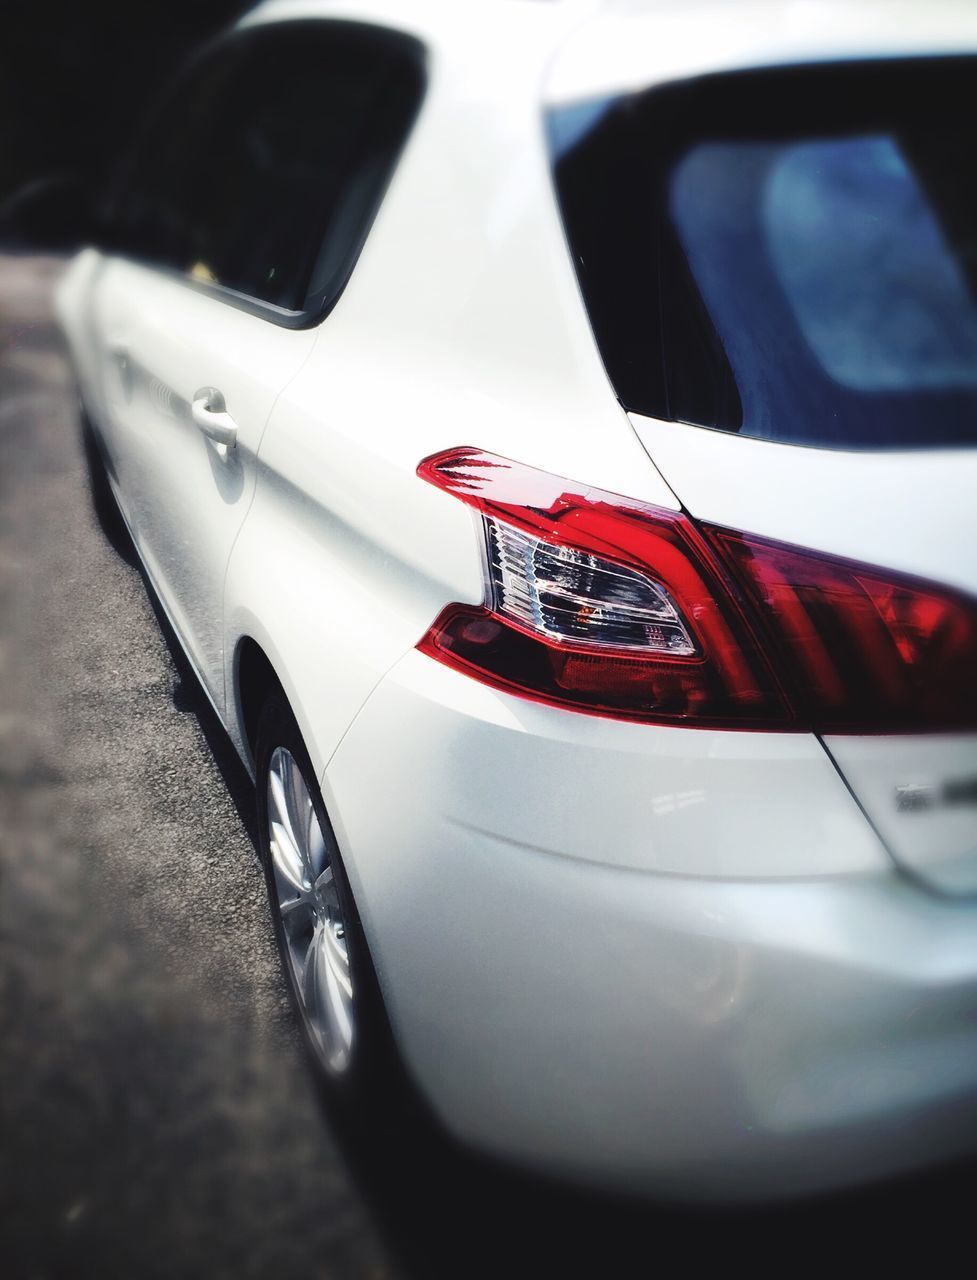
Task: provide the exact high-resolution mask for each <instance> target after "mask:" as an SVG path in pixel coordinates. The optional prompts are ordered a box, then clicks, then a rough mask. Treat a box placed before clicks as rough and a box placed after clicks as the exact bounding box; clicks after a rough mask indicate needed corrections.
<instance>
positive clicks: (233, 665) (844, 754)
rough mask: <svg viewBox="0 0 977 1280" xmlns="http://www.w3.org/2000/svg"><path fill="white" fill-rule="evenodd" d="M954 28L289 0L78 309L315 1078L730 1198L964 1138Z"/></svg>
mask: <svg viewBox="0 0 977 1280" xmlns="http://www.w3.org/2000/svg"><path fill="white" fill-rule="evenodd" d="M975 55H977V11H975V10H974V8H973V6H971V5H967V4H959V5H957V4H947V3H932V4H928V5H926V6H925V7H923V6H916V5H908V6H905V7H903V6H901V5H898V4H894V3H892V2H887V3H877V4H854V3H850V2H846V3H839V4H832V3H823V4H818V5H816V6H812V5H810V4H808V3H796V4H794V3H789V2H784V3H770V2H766V0H758V2H757V3H753V2H744V3H741V4H737V5H730V4H712V3H707V2H706V0H703V2H702V3H698V2H697V3H692V4H690V3H674V4H666V3H659V4H654V3H638V2H637V0H619V3H607V4H603V5H600V4H593V3H589V4H582V3H572V2H571V3H562V4H561V3H550V4H543V3H538V2H537V3H530V2H529V0H491V2H490V0H473V2H472V3H469V4H457V3H439V4H435V3H431V2H429V0H416V2H415V3H412V4H410V5H405V4H403V3H397V2H395V0H363V2H362V3H361V2H359V0H347V2H346V3H327V2H326V0H321V2H320V0H309V2H307V3H306V2H304V0H282V2H280V3H270V4H267V5H264V6H262V7H261V8H259V9H258V10H257V11H255V12H254V13H252V14H251V15H249V16H248V17H247V18H245V19H244V20H243V21H242V22H241V23H240V24H239V26H238V27H236V28H235V29H234V30H233V31H232V32H231V33H229V34H228V35H227V36H226V37H223V38H221V39H219V40H218V41H216V42H215V43H214V44H213V45H212V46H210V47H209V48H208V49H207V50H205V51H204V52H203V53H202V54H201V56H200V57H199V58H198V59H197V60H196V61H195V63H194V64H193V65H192V66H191V68H190V69H189V71H188V72H187V73H186V75H185V77H184V78H183V80H181V81H180V83H179V84H178V85H177V87H176V88H175V90H174V92H173V94H172V95H171V97H170V99H169V100H168V102H167V103H165V104H164V105H163V106H162V108H161V109H160V111H159V112H158V114H157V115H156V117H155V118H154V120H153V122H152V123H151V124H150V125H149V127H148V128H147V131H146V132H145V133H144V134H143V135H142V137H141V139H140V142H139V144H138V146H137V147H136V149H135V151H134V153H133V155H132V157H131V158H130V160H129V162H128V163H127V165H126V166H125V168H124V171H123V173H122V175H121V177H120V179H119V182H118V184H117V186H116V188H115V190H114V192H113V194H112V198H111V200H110V203H109V213H108V217H107V220H106V229H105V237H104V240H103V243H102V246H101V247H100V248H98V249H95V248H92V249H88V250H86V251H84V252H82V253H81V254H80V255H79V256H78V257H77V258H76V259H75V261H74V262H73V264H72V266H71V268H70V270H69V272H68V274H67V276H66V278H65V280H64V283H63V285H62V287H61V290H60V294H59V298H58V307H59V314H60V317H61V321H62V324H63V327H64V329H65V331H66V333H67V337H68V341H69V345H70V349H71V353H72V357H73V361H74V363H75V366H76V369H77V376H78V381H79V386H80V392H81V396H82V400H83V404H84V406H85V409H86V412H87V415H88V417H89V419H90V421H91V423H92V424H93V428H92V430H93V433H94V436H95V438H96V439H97V442H98V446H99V451H100V456H101V458H102V459H103V461H104V468H105V473H106V475H107V478H108V481H109V483H110V485H111V490H112V493H113V494H114V496H115V498H116V500H117V502H118V505H119V507H120V508H121V510H122V513H123V515H124V517H125V520H126V522H127V524H128V527H129V529H130V531H131V533H132V537H133V540H134V542H135V545H136V548H137V549H138V552H139V555H140V557H141V559H142V562H143V564H144V566H145V570H146V573H147V576H148V578H149V579H150V581H151V583H152V585H153V587H154V588H155V590H156V592H157V593H158V595H159V598H160V600H161V601H162V603H163V607H164V609H165V611H166V613H167V614H168V616H169V618H170V619H171V621H172V623H173V626H174V628H175V631H176V633H177V635H178V636H179V638H180V641H181V642H182V644H183V645H184V647H185V648H186V652H187V654H188V656H189V659H190V661H191V663H192V664H193V666H194V668H195V670H196V672H197V673H198V675H199V677H200V681H201V684H202V685H203V688H204V689H205V690H206V692H207V695H208V697H209V698H210V700H211V701H212V703H213V705H214V707H215V709H216V711H217V714H218V715H219V716H220V718H221V720H222V721H223V723H224V725H225V726H226V728H227V732H228V733H229V735H230V737H231V739H232V741H233V743H234V745H235V747H236V748H237V750H238V752H239V753H240V755H241V757H242V759H243V760H244V761H245V762H246V764H247V765H248V768H249V769H250V770H251V771H252V772H253V774H254V776H255V779H256V783H257V796H258V809H259V819H260V836H261V841H262V853H263V855H264V858H265V862H266V872H267V880H268V887H269V891H270V894H271V900H272V904H273V908H274V919H275V930H276V935H277V938H278V943H279V946H280V948H281V951H282V956H283V960H284V964H285V971H286V973H287V974H288V977H289V981H290V985H291V988H292V990H293V994H294V996H295V1000H296V1004H297V1007H298V1010H299V1012H300V1014H301V1017H302V1021H303V1025H304V1027H305V1029H306V1031H307V1033H308V1036H309V1040H310V1042H311V1044H312V1046H313V1049H314V1052H315V1054H316V1055H317V1057H318V1059H319V1061H320V1063H321V1066H322V1068H323V1072H324V1075H325V1077H326V1079H327V1080H328V1081H330V1082H331V1086H332V1087H333V1088H334V1090H335V1091H336V1092H338V1093H340V1094H342V1093H344V1092H347V1091H349V1090H352V1089H354V1088H358V1087H359V1085H360V1083H361V1082H362V1081H363V1080H364V1079H365V1078H366V1077H367V1076H368V1075H369V1074H370V1070H371V1055H375V1054H376V1053H377V1052H378V1045H380V1043H381V1041H382V1040H383V1038H384V1035H385V1030H384V1028H385V1027H386V1026H387V1025H389V1028H390V1029H391V1030H392V1034H393V1040H394V1042H395V1044H396V1046H397V1049H398V1051H399V1054H400V1056H401V1058H402V1060H403V1062H404V1063H405V1064H406V1067H407V1069H408V1071H409V1074H410V1075H411V1076H412V1078H413V1080H414V1081H415V1082H416V1084H417V1086H418V1087H419V1089H420V1091H421V1092H422V1094H423V1095H424V1097H426V1099H427V1100H428V1101H429V1103H430V1104H431V1106H432V1107H433V1108H434V1110H435V1112H436V1113H437V1114H438V1116H439V1117H440V1118H441V1119H442V1120H443V1122H444V1123H445V1124H446V1125H447V1127H448V1128H449V1129H450V1130H451V1131H453V1132H454V1133H455V1134H456V1135H458V1136H460V1137H462V1138H464V1139H466V1140H469V1141H470V1142H472V1143H474V1144H477V1145H478V1146H480V1147H482V1148H483V1149H490V1150H492V1151H495V1152H498V1153H502V1154H504V1155H506V1156H508V1157H510V1158H514V1159H517V1160H520V1161H522V1162H524V1163H528V1164H532V1165H535V1166H538V1167H544V1168H547V1169H549V1170H555V1171H558V1172H560V1173H563V1174H566V1175H571V1176H577V1177H582V1178H585V1179H587V1180H589V1181H592V1182H603V1183H606V1184H615V1185H620V1186H627V1187H631V1188H638V1189H642V1190H643V1191H645V1192H654V1193H658V1194H667V1195H672V1196H686V1197H703V1198H716V1197H718V1198H731V1197H736V1198H740V1197H743V1198H746V1197H751V1198H762V1197H764V1196H773V1195H783V1194H788V1193H795V1192H801V1191H805V1190H811V1189H816V1188H823V1187H828V1186H832V1185H840V1184H843V1183H846V1182H852V1181H855V1180H858V1179H862V1178H866V1177H871V1176H877V1175H880V1174H883V1173H891V1172H895V1171H897V1170H901V1169H907V1168H910V1167H912V1166H915V1165H920V1164H924V1163H926V1162H928V1161H933V1160H935V1159H940V1158H945V1157H949V1156H952V1155H954V1154H959V1153H962V1152H964V1151H969V1150H971V1149H972V1148H973V1146H974V1145H975V1132H977V1016H975V1015H977V904H975V901H974V895H975V893H977V808H975V801H977V732H975V730H977V603H975V594H977V502H975V499H974V495H975V493H977V449H975V448H974V446H975V444H977V303H975V293H977V265H975V263H977V253H975V244H977V230H975V228H977V182H975V178H974V173H975V169H974V165H973V145H974V137H975V134H974V127H973V121H972V118H971V117H972V97H973V94H972V88H973V82H974V78H975V75H977V62H975V61H974V60H973V57H974V56H975Z"/></svg>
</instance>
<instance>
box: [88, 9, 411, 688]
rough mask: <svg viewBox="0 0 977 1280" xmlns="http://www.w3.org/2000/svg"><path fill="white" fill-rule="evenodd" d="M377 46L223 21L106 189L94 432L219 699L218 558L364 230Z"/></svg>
mask: <svg viewBox="0 0 977 1280" xmlns="http://www.w3.org/2000/svg"><path fill="white" fill-rule="evenodd" d="M392 57H394V55H393V54H392V52H391V50H390V48H389V46H388V45H387V43H386V42H384V41H383V40H380V41H379V42H377V41H376V40H375V39H373V38H372V37H371V36H370V35H369V33H368V32H367V31H366V30H365V29H364V28H361V27H357V26H353V25H350V24H337V23H329V22H318V21H317V22H286V23H278V24H273V25H268V26H263V25H257V26H255V27H253V28H246V29H244V30H242V31H240V32H238V33H235V34H233V35H232V36H230V37H229V38H227V39H225V40H224V41H222V42H221V43H220V44H218V45H217V46H216V47H214V48H212V49H211V50H209V51H208V52H207V53H206V54H205V55H204V56H203V57H202V58H200V59H198V61H197V62H196V64H195V65H194V66H193V67H192V68H191V70H190V71H189V73H188V74H187V76H186V77H185V78H184V79H183V81H181V82H180V84H179V85H178V86H177V89H176V90H175V92H174V93H173V95H172V96H171V98H170V101H169V103H168V105H167V106H166V107H165V108H164V109H163V111H162V112H161V114H160V115H159V117H158V118H157V121H156V123H155V124H154V125H153V126H152V127H151V128H150V130H149V131H148V133H147V134H146V135H145V137H144V139H143V141H142V143H141V144H140V148H139V149H138V151H137V154H136V156H135V158H134V162H133V164H132V168H131V171H130V173H129V175H128V176H127V177H126V178H125V179H124V180H123V183H122V188H121V191H120V194H119V197H118V201H117V208H116V212H115V216H114V224H115V236H116V238H117V241H118V252H117V253H116V254H115V255H114V256H113V257H112V258H111V259H110V260H109V261H108V263H107V264H106V265H105V267H104V269H103V271H102V274H101V276H100V278H99V281H98V285H97V293H96V299H95V314H96V323H97V326H98V330H99V336H100V341H101V348H102V352H103V376H104V393H105V400H106V401H107V403H108V413H107V414H106V418H107V423H106V428H105V429H106V436H107V439H106V444H107V447H108V452H109V454H110V458H111V461H112V465H113V469H114V471H115V475H116V480H117V484H118V488H119V492H120V498H121V500H122V504H123V507H124V509H125V512H126V515H127V517H128V519H129V521H130V523H131V526H132V528H133V533H134V536H135V539H136V542H137V544H138V546H139V550H140V553H141V554H142V556H143V559H144V561H145V563H146V565H147V567H148V569H149V572H150V573H151V575H152V577H153V578H154V580H155V583H156V586H157V588H158V590H159V592H160V595H161V596H162V598H163V601H164V603H165V605H166V607H167V609H168V611H169V612H170V615H171V617H172V619H173V621H174V623H175V625H176V627H177V629H178V631H179V632H180V635H181V637H182V639H183V641H184V643H185V644H186V646H187V648H188V650H189V653H190V656H191V658H192V659H193V661H194V662H195V664H196V665H197V667H198V670H199V672H200V674H201V676H202V678H203V680H204V683H205V684H206V686H207V688H208V690H209V691H210V693H211V696H212V697H213V699H214V701H215V702H216V703H217V705H218V706H219V707H221V706H222V705H223V700H224V689H223V670H224V664H223V651H222V650H223V616H222V595H223V581H224V573H225V569H226V566H227V562H228V558H229V556H230V552H231V549H232V546H233V543H234V540H235V538H236V536H237V533H238V531H239V529H240V526H241V523H242V521H243V519H244V517H245V515H246V513H247V510H248V507H249V504H250V500H251V497H252V494H253V491H254V486H255V480H256V467H257V454H258V449H259V445H260V442H261V437H262V433H263V431H264V428H265V424H266V423H267V421H268V418H269V415H270V414H271V411H272V408H273V406H274V404H275V401H276V399H277V397H278V395H279V394H280V392H281V391H282V389H283V388H284V387H285V386H286V385H287V384H288V383H289V382H290V380H291V379H292V378H293V377H294V376H295V374H296V373H297V372H298V370H299V369H300V368H301V367H302V364H303V363H304V361H305V359H306V358H307V356H308V355H309V352H310V351H311V349H312V346H313V344H314V342H315V334H316V330H315V327H314V326H315V324H316V323H317V322H318V321H319V320H321V319H322V317H323V315H324V314H325V312H326V311H327V310H328V309H329V307H330V306H332V305H333V303H334V302H335V300H336V298H337V297H338V293H339V291H340V290H341V288H342V285H343V283H344V282H345V279H346V276H347V275H348V273H349V270H350V268H351V265H352V261H353V258H354V257H355V254H356V252H357V250H358V248H359V244H360V242H361V239H362V235H363V234H365V228H366V223H367V222H368V220H367V219H364V217H363V216H362V214H363V209H364V204H366V205H367V206H368V205H369V204H370V202H371V201H373V200H374V199H375V198H376V194H377V181H378V180H379V176H380V175H381V173H382V164H381V160H382V159H383V156H382V154H381V148H380V147H379V145H378V143H377V140H376V136H375V135H376V130H375V128H374V121H375V118H376V116H377V113H378V112H380V113H381V114H382V112H383V107H384V103H385V101H386V100H387V97H388V96H389V88H390V77H391V75H392V74H393V72H392V69H391V58H392ZM394 60H396V59H395V58H394Z"/></svg>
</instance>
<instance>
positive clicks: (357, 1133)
mask: <svg viewBox="0 0 977 1280" xmlns="http://www.w3.org/2000/svg"><path fill="white" fill-rule="evenodd" d="M83 442H84V444H85V455H86V459H87V462H88V466H89V481H90V488H91V496H92V505H93V508H94V512H95V516H96V519H97V523H98V527H99V529H100V530H101V533H102V535H103V536H104V537H105V538H106V540H107V541H108V542H109V544H110V545H111V547H112V548H113V550H114V551H115V552H116V553H117V554H118V555H119V556H120V557H121V558H122V559H123V560H124V561H125V563H126V564H127V565H129V566H130V567H131V569H132V570H133V571H134V572H137V573H139V574H140V577H141V579H142V582H143V586H144V588H145V591H146V594H147V597H148V599H149V602H150V604H151V606H152V608H153V611H154V613H155V616H156V618H157V621H158V623H159V626H160V630H161V632H162V634H163V636H164V639H165V642H166V645H167V648H168V650H169V655H170V658H171V660H172V664H173V670H174V673H175V680H174V684H173V691H172V698H173V703H174V706H175V707H176V708H177V709H178V710H179V711H180V712H181V713H183V714H186V715H191V716H193V717H195V719H196V721H197V723H198V725H199V728H200V731H201V733H202V734H203V736H204V738H205V740H206V742H207V744H208V746H209V749H210V751H211V753H212V755H213V758H214V760H215V762H216V764H217V766H218V768H219V770H220V773H221V776H222V778H223V780H224V784H225V786H226V788H227V791H228V794H229V796H230V798H231V800H232V801H233V804H234V806H235V808H236V810H237V813H238V815H239V818H240V821H241V824H242V826H243V827H244V829H245V830H246V831H247V834H248V836H249V838H250V840H251V843H252V846H253V847H254V851H255V858H256V859H257V858H258V856H259V855H258V851H257V843H256V839H257V831H256V821H255V806H254V788H253V784H252V782H251V779H250V777H249V776H248V773H247V771H246V769H245V768H244V766H243V765H242V764H241V761H240V760H239V758H238V756H237V754H236V752H235V750H234V748H233V747H232V745H231V743H230V740H229V739H228V737H227V734H226V732H225V730H224V728H223V726H222V725H221V723H220V721H219V720H218V718H217V715H216V713H215V711H214V709H213V708H212V707H211V705H210V703H209V702H208V700H207V698H206V696H205V695H204V693H203V692H202V690H201V688H200V686H199V684H198V682H197V679H196V677H195V675H194V672H193V670H192V668H191V666H190V663H189V661H188V660H187V658H186V655H185V654H184V652H183V649H182V647H181V646H180V643H179V641H178V640H177V639H176V636H175V634H174V632H173V630H172V628H171V626H170V623H169V620H168V619H167V617H166V615H165V614H164V612H163V610H162V607H161V606H160V604H159V602H158V600H157V598H156V595H155V592H154V590H153V588H152V586H151V584H150V583H149V581H148V578H147V577H146V574H145V572H144V570H143V569H142V566H141V563H140V561H139V558H138V556H137V554H136V552H135V548H134V547H133V545H132V542H131V539H130V536H129V533H128V530H127V529H126V526H125V523H124V521H123V520H122V518H121V516H120V514H119V511H118V508H117V507H116V505H115V501H114V498H113V496H112V494H111V491H110V489H109V487H108V485H107V484H106V483H105V479H104V474H103V473H102V471H101V465H100V460H99V457H98V455H97V453H96V452H94V449H95V446H94V444H93V442H92V440H91V438H90V435H88V434H86V433H85V431H84V429H83ZM268 928H269V930H270V929H271V921H270V918H269V920H268ZM282 989H283V991H284V989H285V982H284V978H283V979H282ZM309 1070H310V1071H311V1070H312V1065H311V1062H310V1064H309ZM391 1080H392V1087H391V1089H390V1092H389V1093H388V1094H387V1095H385V1096H384V1097H383V1098H377V1099H375V1100H374V1101H373V1102H372V1103H368V1104H366V1105H364V1106H362V1107H358V1108H356V1109H347V1110H345V1111H342V1112H340V1111H337V1109H336V1107H335V1105H333V1104H332V1103H331V1101H330V1099H329V1098H328V1096H327V1095H326V1094H325V1093H324V1092H323V1091H319V1103H320V1109H321V1115H322V1122H323V1125H324V1126H326V1127H328V1130H329V1131H330V1133H331V1134H332V1136H333V1137H334V1138H335V1140H336V1141H337V1143H338V1145H339V1147H340V1149H341V1151H342V1153H343V1155H344V1158H345V1161H346V1164H347V1168H348V1171H349V1173H350V1174H351V1176H352V1178H353V1179H354V1181H355V1183H356V1184H357V1186H358V1187H359V1189H360V1191H361V1193H362V1195H363V1197H364V1199H365V1201H366V1202H367V1204H368V1205H369V1207H370V1209H371V1212H372V1216H373V1218H374V1221H375V1224H376V1226H377V1228H378V1230H379V1232H380V1234H381V1236H382V1237H383V1239H384V1241H385V1243H386V1246H387V1248H388V1250H389V1252H390V1254H391V1256H392V1258H393V1259H394V1262H395V1265H396V1266H397V1267H398V1269H399V1273H400V1274H402V1275H405V1276H409V1277H415V1278H416V1280H436V1278H438V1277H451V1278H452V1280H455V1278H456V1277H460V1276H464V1277H476V1276H486V1277H489V1276H490V1277H500V1276H523V1275H527V1276H528V1275H531V1276H561V1277H563V1276H576V1275H586V1276H588V1277H594V1276H597V1277H601V1276H614V1277H617V1276H624V1275H628V1276H631V1275H644V1274H649V1275H650V1274H651V1273H652V1272H653V1271H657V1270H658V1269H659V1268H660V1266H661V1265H662V1264H663V1263H664V1262H665V1261H666V1260H668V1259H678V1260H680V1261H681V1266H682V1268H683V1270H685V1269H688V1268H689V1267H695V1266H697V1265H698V1266H702V1267H706V1266H715V1265H716V1264H717V1263H723V1264H725V1265H728V1264H729V1263H730V1262H731V1261H733V1260H735V1259H739V1260H740V1261H741V1262H748V1263H749V1265H751V1266H752V1267H754V1268H756V1266H757V1264H758V1263H760V1262H761V1260H767V1261H769V1260H770V1259H772V1258H775V1257H776V1256H777V1253H778V1251H779V1250H781V1249H787V1248H789V1249H791V1250H795V1249H796V1247H797V1245H798V1243H799V1242H801V1241H803V1242H804V1243H803V1253H804V1260H805V1261H806V1262H807V1263H808V1264H809V1265H810V1264H811V1263H812V1262H813V1261H814V1260H815V1258H816V1257H818V1256H819V1255H820V1256H822V1257H823V1258H824V1259H826V1260H831V1259H832V1258H833V1257H835V1256H836V1251H837V1248H838V1244H839V1241H840V1239H841V1238H842V1233H844V1234H845V1237H846V1239H851V1238H852V1237H853V1236H856V1237H858V1239H859V1240H861V1241H862V1242H864V1243H865V1244H868V1245H871V1246H872V1247H873V1249H874V1250H876V1251H879V1252H877V1256H878V1257H879V1258H881V1256H882V1252H886V1251H888V1250H889V1249H892V1248H893V1247H896V1242H897V1241H898V1238H899V1233H900V1231H901V1230H902V1229H903V1227H904V1225H905V1224H907V1223H910V1222H911V1223H913V1224H914V1230H915V1231H916V1232H918V1231H919V1230H920V1229H923V1230H925V1231H927V1232H932V1234H933V1239H934V1240H942V1241H944V1242H945V1243H947V1244H948V1243H949V1242H950V1241H951V1240H952V1238H953V1235H954V1232H955V1231H958V1230H959V1229H960V1224H961V1223H962V1222H964V1221H966V1220H967V1215H962V1216H961V1206H962V1205H963V1204H964V1203H965V1197H966V1198H967V1199H969V1197H970V1194H971V1192H972V1191H973V1190H974V1189H975V1187H977V1169H975V1166H974V1164H973V1162H969V1163H967V1164H961V1165H957V1166H953V1167H950V1168H946V1169H943V1170H941V1171H939V1172H938V1173H934V1174H929V1175H926V1176H916V1177H912V1178H903V1179H899V1180H897V1181H892V1182H889V1183H887V1184H885V1185H879V1186H875V1187H872V1188H868V1189H865V1190H860V1191H854V1192H849V1193H846V1194H844V1195H834V1196H830V1197H821V1198H816V1199H810V1200H807V1201H802V1202H795V1203H792V1204H789V1205H786V1206H782V1207H776V1208H755V1209H730V1208H726V1209H723V1208H715V1209H694V1208H688V1207H684V1206H668V1205H662V1204H656V1205H652V1204H649V1203H647V1202H645V1201H640V1200H632V1199H627V1198H624V1197H620V1196H610V1195H605V1194H600V1193H595V1192H593V1191H590V1190H584V1189H578V1188H575V1187H572V1186H569V1185H566V1184H563V1183H559V1182H556V1181H553V1180H549V1179H546V1178H544V1177H540V1176H538V1175H534V1174H529V1173H526V1172H524V1171H521V1170H518V1169H514V1168H510V1167H508V1166H506V1165H504V1164H502V1163H497V1162H495V1161H494V1160H491V1159H487V1158H483V1157H481V1156H477V1155H475V1154H473V1153H471V1152H470V1151H467V1150H465V1149H464V1148H463V1147H461V1146H460V1145H459V1144H458V1143H456V1142H455V1141H454V1140H453V1139H452V1138H450V1137H449V1136H448V1135H447V1134H446V1133H445V1132H444V1131H443V1129H442V1128H441V1126H440V1125H439V1124H438V1122H437V1121H436V1120H435V1118H434V1117H433V1116H432V1115H431V1113H430V1112H429V1111H428V1109H427V1107H426V1105H425V1104H424V1103H423V1101H422V1100H421V1099H420V1098H419V1096H418V1094H417V1092H416V1090H415V1089H414V1088H413V1086H412V1085H411V1083H410V1081H409V1080H407V1079H406V1078H405V1077H404V1076H403V1074H402V1073H400V1074H399V1075H397V1076H394V1077H391ZM581 1105H582V1106H585V1105H586V1099H581ZM882 1242H885V1243H884V1244H883V1243H882ZM784 1256H785V1258H786V1257H787V1256H788V1255H786V1254H785V1255H784ZM323 1262H324V1263H327V1262H328V1260H327V1259H324V1260H323ZM672 1265H674V1263H673V1264H672ZM791 1266H792V1267H793V1264H791ZM324 1274H325V1272H324Z"/></svg>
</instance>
